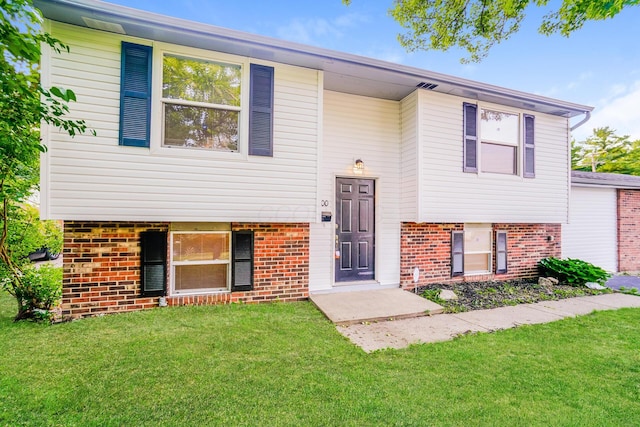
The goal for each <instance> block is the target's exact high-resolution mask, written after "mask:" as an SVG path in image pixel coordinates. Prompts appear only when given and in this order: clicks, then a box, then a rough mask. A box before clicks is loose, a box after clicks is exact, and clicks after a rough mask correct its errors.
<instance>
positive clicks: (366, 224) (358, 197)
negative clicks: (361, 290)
mask: <svg viewBox="0 0 640 427" xmlns="http://www.w3.org/2000/svg"><path fill="white" fill-rule="evenodd" d="M374 190H375V182H374V180H372V179H358V178H338V179H337V182H336V237H335V239H336V245H335V249H336V254H335V258H336V282H347V281H349V282H350V281H355V280H373V279H374V278H375V275H374V265H373V264H374V259H375V258H374V241H375V240H374V237H375V236H374V223H375V221H374V218H375V216H374V194H375V191H374Z"/></svg>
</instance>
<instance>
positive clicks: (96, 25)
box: [82, 16, 127, 34]
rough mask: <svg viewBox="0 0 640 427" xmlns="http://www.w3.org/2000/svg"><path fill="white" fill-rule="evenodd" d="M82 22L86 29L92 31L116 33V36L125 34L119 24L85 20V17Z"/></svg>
mask: <svg viewBox="0 0 640 427" xmlns="http://www.w3.org/2000/svg"><path fill="white" fill-rule="evenodd" d="M82 20H83V21H84V23H85V24H87V27H89V28H93V29H94V30H101V31H109V32H110V33H118V34H127V33H126V32H125V31H124V28H122V25H120V24H116V23H113V22H107V21H100V20H98V19H93V18H87V17H86V16H83V17H82Z"/></svg>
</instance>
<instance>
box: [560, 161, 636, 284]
mask: <svg viewBox="0 0 640 427" xmlns="http://www.w3.org/2000/svg"><path fill="white" fill-rule="evenodd" d="M562 256H563V257H565V258H578V259H583V260H585V261H588V262H591V263H593V264H595V265H597V266H599V267H602V268H604V269H605V270H607V271H611V272H619V271H622V272H640V177H638V176H632V175H620V174H613V173H597V172H581V171H573V172H571V200H570V210H569V223H568V224H564V225H563V226H562Z"/></svg>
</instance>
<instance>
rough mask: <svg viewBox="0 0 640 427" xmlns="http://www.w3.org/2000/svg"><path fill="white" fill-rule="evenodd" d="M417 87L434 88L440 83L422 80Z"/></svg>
mask: <svg viewBox="0 0 640 427" xmlns="http://www.w3.org/2000/svg"><path fill="white" fill-rule="evenodd" d="M416 87H417V88H420V89H427V90H433V89H435V88H437V87H438V85H437V84H435V83H427V82H420V83H418V84H417V85H416Z"/></svg>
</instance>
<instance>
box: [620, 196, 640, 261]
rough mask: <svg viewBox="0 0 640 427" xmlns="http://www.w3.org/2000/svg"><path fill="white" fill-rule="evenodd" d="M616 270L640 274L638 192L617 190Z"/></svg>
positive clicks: (639, 204) (639, 205)
mask: <svg viewBox="0 0 640 427" xmlns="http://www.w3.org/2000/svg"><path fill="white" fill-rule="evenodd" d="M618 270H619V271H627V272H640V190H618Z"/></svg>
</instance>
